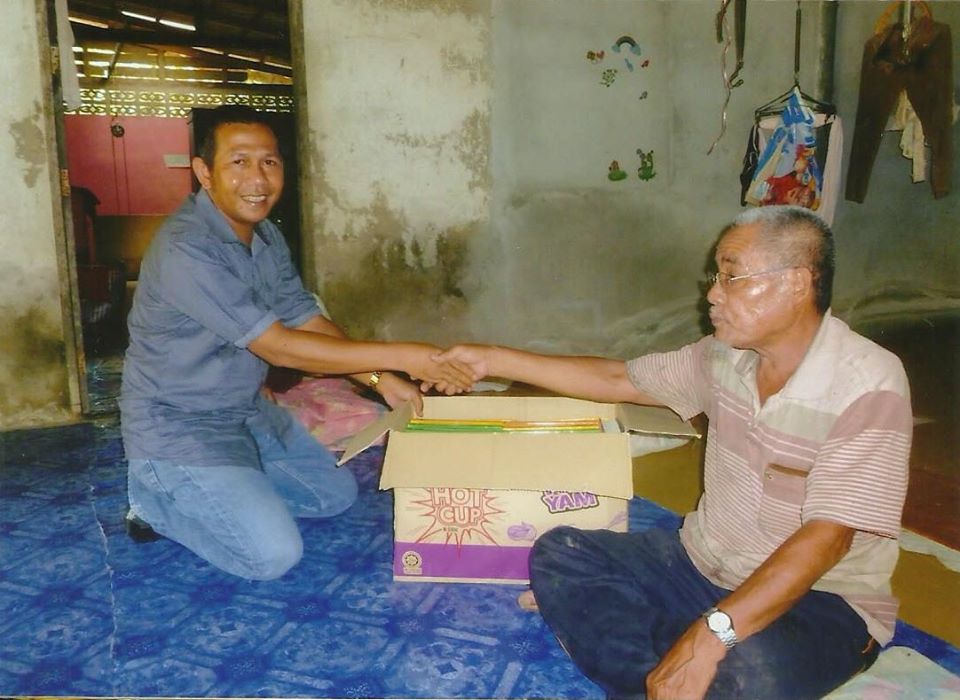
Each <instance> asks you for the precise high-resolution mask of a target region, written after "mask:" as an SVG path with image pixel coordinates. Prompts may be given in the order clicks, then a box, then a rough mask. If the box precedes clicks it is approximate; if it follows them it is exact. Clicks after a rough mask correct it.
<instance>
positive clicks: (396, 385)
mask: <svg viewBox="0 0 960 700" xmlns="http://www.w3.org/2000/svg"><path fill="white" fill-rule="evenodd" d="M374 391H376V392H377V393H378V394H380V396H382V397H383V400H384V401H386V402H387V405H388V406H389V407H390V408H396V407H397V406H401V405H403V404H405V403H406V402H407V401H412V402H413V410H414V411H415V412H416V414H417V415H418V416H421V415H423V395H422V394H421V393H420V391H419V390H418V389H417V387H416V386H414V385H413V384H411V383H410V382H408V381H406V380H404V379H401V378H400V377H398V376H397V375H395V374H392V373H391V372H384V373H383V374H382V375H380V381H379V382H377V386H376V387H375V388H374Z"/></svg>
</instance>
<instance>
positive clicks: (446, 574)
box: [393, 542, 530, 580]
mask: <svg viewBox="0 0 960 700" xmlns="http://www.w3.org/2000/svg"><path fill="white" fill-rule="evenodd" d="M529 558H530V547H498V546H494V545H477V544H465V545H460V546H457V545H456V544H430V543H424V542H394V543H393V573H394V575H395V576H410V577H415V576H424V577H434V578H466V579H510V580H526V579H528V578H529V577H530V568H529V564H528V560H529Z"/></svg>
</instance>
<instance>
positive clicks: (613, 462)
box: [339, 396, 697, 583]
mask: <svg viewBox="0 0 960 700" xmlns="http://www.w3.org/2000/svg"><path fill="white" fill-rule="evenodd" d="M413 415H414V414H413V409H412V406H411V405H406V406H403V407H401V408H398V409H396V410H394V411H391V412H390V413H388V414H386V415H385V416H383V417H382V418H381V419H380V420H379V421H377V422H376V423H374V424H373V425H371V426H369V427H368V428H366V429H365V430H363V431H362V432H360V433H359V434H358V435H356V436H355V437H354V439H353V440H351V442H350V443H349V444H348V445H347V448H346V450H345V452H344V454H343V456H342V458H341V459H340V462H339V463H340V464H343V463H345V462H347V461H348V460H350V459H351V458H352V457H353V456H355V455H356V454H358V453H359V452H361V451H362V450H364V449H366V447H368V446H369V445H371V444H372V443H373V442H375V441H376V440H377V439H378V438H379V437H380V436H381V435H383V434H384V433H387V432H389V437H388V441H387V449H386V455H385V458H384V464H383V471H382V473H381V476H380V488H381V489H382V490H386V489H393V492H394V557H393V574H394V579H395V580H410V581H412V580H417V581H467V582H491V583H526V582H527V581H528V575H529V574H528V564H527V560H528V557H529V552H530V548H531V546H532V545H533V541H534V540H535V539H536V537H537V536H539V535H540V534H542V533H543V532H545V531H546V530H549V529H550V528H552V527H556V526H557V525H574V526H577V527H581V528H591V529H595V528H608V529H611V530H616V531H620V532H625V531H626V528H627V505H628V502H629V500H630V499H631V498H632V497H633V478H632V468H631V439H632V440H633V441H634V442H636V440H637V439H638V438H637V435H641V436H642V435H648V436H650V438H651V440H654V441H662V438H663V437H664V436H669V437H673V438H677V437H679V438H684V439H689V438H691V437H697V432H696V431H695V430H694V429H693V428H692V427H691V426H690V425H689V424H688V423H685V422H684V421H682V420H680V418H678V417H677V416H676V414H674V413H673V412H672V411H669V410H667V409H663V408H651V407H644V406H636V405H633V404H618V405H616V404H601V403H594V402H591V401H581V400H578V399H568V398H554V397H508V396H454V397H425V398H424V411H423V415H424V417H425V418H443V419H459V420H471V419H508V420H518V421H530V420H538V421H546V420H570V419H582V418H594V417H599V418H600V419H601V420H602V421H603V425H604V431H603V432H596V433H563V432H558V433H539V434H530V433H432V432H419V431H407V430H405V427H406V425H407V423H408V422H409V420H410V419H411V418H412V417H413ZM631 436H632V438H631ZM641 439H642V438H641ZM658 444H662V442H659V443H658ZM668 444H675V443H668Z"/></svg>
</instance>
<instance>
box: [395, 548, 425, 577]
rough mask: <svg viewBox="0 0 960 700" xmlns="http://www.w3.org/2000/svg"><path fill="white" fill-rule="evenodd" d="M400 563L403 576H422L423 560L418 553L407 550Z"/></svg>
mask: <svg viewBox="0 0 960 700" xmlns="http://www.w3.org/2000/svg"><path fill="white" fill-rule="evenodd" d="M400 561H401V563H402V564H403V573H404V575H405V576H422V575H423V558H422V557H421V556H420V553H419V552H415V551H413V550H412V549H409V550H407V551H406V552H404V553H403V556H402V557H400Z"/></svg>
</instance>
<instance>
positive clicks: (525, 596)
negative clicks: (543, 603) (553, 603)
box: [517, 591, 540, 612]
mask: <svg viewBox="0 0 960 700" xmlns="http://www.w3.org/2000/svg"><path fill="white" fill-rule="evenodd" d="M517 605H519V606H520V608H521V609H522V610H526V611H527V612H540V606H539V605H537V599H536V597H534V595H533V591H524V592H523V593H521V594H520V595H519V596H518V597H517Z"/></svg>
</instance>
